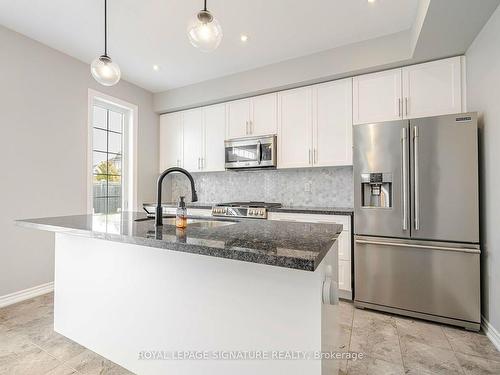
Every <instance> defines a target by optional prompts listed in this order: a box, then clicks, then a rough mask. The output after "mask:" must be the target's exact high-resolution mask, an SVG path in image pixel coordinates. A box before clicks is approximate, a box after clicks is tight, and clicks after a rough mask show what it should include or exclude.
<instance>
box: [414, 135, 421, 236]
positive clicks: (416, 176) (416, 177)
mask: <svg viewBox="0 0 500 375" xmlns="http://www.w3.org/2000/svg"><path fill="white" fill-rule="evenodd" d="M413 162H414V169H413V173H414V184H415V187H414V188H415V230H420V187H419V186H420V185H419V180H420V170H419V134H418V126H414V127H413Z"/></svg>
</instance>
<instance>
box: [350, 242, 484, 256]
mask: <svg viewBox="0 0 500 375" xmlns="http://www.w3.org/2000/svg"><path fill="white" fill-rule="evenodd" d="M355 242H356V243H359V244H366V245H381V246H395V247H411V248H412V249H415V248H416V249H428V250H442V251H456V252H459V253H471V254H481V250H478V249H468V248H460V247H447V246H432V245H417V244H408V243H399V242H385V241H371V240H370V241H369V240H356V241H355Z"/></svg>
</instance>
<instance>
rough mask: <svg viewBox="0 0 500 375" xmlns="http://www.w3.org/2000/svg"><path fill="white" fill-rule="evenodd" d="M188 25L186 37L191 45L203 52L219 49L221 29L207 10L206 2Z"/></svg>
mask: <svg viewBox="0 0 500 375" xmlns="http://www.w3.org/2000/svg"><path fill="white" fill-rule="evenodd" d="M204 1H205V6H204V7H203V10H200V11H199V12H198V14H197V15H196V18H194V19H193V20H192V21H191V22H190V23H189V25H188V29H187V31H188V37H189V41H190V42H191V44H192V45H193V46H194V47H196V48H198V49H199V50H200V51H203V52H211V51H213V50H215V49H216V48H217V47H219V44H220V42H221V40H222V28H221V26H220V23H219V21H217V19H216V18H215V17H214V16H213V14H212V13H210V12H209V11H208V10H207V0H204Z"/></svg>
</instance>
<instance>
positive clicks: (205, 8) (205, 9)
mask: <svg viewBox="0 0 500 375" xmlns="http://www.w3.org/2000/svg"><path fill="white" fill-rule="evenodd" d="M203 10H204V11H205V12H206V11H207V0H205V7H204V8H203Z"/></svg>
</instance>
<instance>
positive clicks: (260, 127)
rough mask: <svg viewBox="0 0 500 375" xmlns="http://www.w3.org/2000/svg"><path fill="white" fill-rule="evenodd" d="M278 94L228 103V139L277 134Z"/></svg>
mask: <svg viewBox="0 0 500 375" xmlns="http://www.w3.org/2000/svg"><path fill="white" fill-rule="evenodd" d="M277 96H278V95H277V94H276V93H272V94H267V95H259V96H254V97H252V98H248V99H241V100H235V101H232V102H229V103H227V121H228V126H227V139H234V138H243V137H249V136H259V135H268V134H276V128H277Z"/></svg>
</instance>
